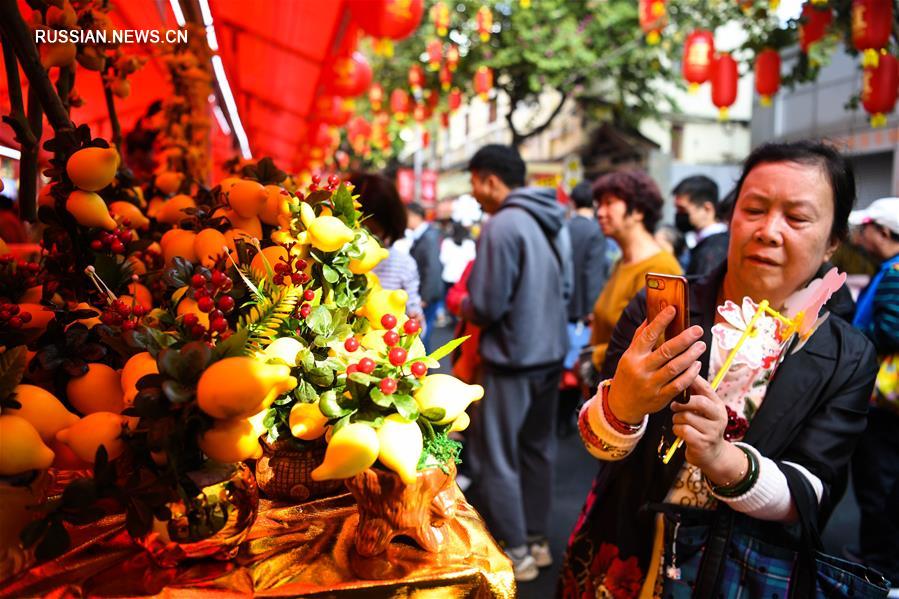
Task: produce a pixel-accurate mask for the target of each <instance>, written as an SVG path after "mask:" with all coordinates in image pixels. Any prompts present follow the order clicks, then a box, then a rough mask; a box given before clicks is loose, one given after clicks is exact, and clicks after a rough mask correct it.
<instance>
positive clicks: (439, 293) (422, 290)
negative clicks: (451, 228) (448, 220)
mask: <svg viewBox="0 0 899 599" xmlns="http://www.w3.org/2000/svg"><path fill="white" fill-rule="evenodd" d="M409 253H410V254H412V257H413V258H415V264H416V265H417V266H418V278H419V280H420V281H421V283H420V285H419V287H418V293H419V295H421V301H423V302H424V303H426V304H433V303H434V302H438V301H440V300H441V299H442V298H443V276H442V275H443V265H442V264H441V263H440V231H438V230H437V229H436V228H434V227H433V226H432V225H428V226H427V228H426V229H425V231H424V233H422V234H421V237H419V238H418V239H416V240H415V243H413V244H412V248H411V249H410V250H409Z"/></svg>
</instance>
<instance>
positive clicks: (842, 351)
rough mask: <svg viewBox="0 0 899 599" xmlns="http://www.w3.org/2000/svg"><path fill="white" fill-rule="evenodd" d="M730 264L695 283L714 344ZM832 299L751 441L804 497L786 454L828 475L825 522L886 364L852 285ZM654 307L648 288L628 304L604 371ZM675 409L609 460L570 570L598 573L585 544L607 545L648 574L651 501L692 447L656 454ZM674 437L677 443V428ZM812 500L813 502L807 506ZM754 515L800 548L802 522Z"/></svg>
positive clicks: (697, 318)
mask: <svg viewBox="0 0 899 599" xmlns="http://www.w3.org/2000/svg"><path fill="white" fill-rule="evenodd" d="M725 269H726V264H724V265H722V266H721V267H720V268H719V269H716V270H715V271H714V272H712V273H711V274H709V275H707V276H705V277H701V278H699V279H698V280H694V281H693V282H692V283H691V285H690V302H691V304H690V308H691V309H690V320H691V323H692V324H699V325H701V326H702V327H703V330H704V333H705V335H704V340H705V342H706V346H707V347H708V348H711V345H712V344H711V328H712V325H713V324H714V315H715V309H716V303H717V301H716V300H717V294H718V290H719V288H720V285H721V281H722V280H723V275H724V272H725ZM821 274H823V269H822V271H820V273H819V276H820V275H821ZM847 299H848V304H847ZM827 307H828V309H830V311H831V314H830V316H829V317H828V318H827V320H826V321H825V322H824V323H823V324H822V325H821V326H820V327H819V328H818V330H817V331H816V332H815V333H814V335H812V337H811V338H810V339H809V340H808V342H807V343H806V344H805V346H803V347H802V348H801V349H800V350H799V351H797V352H796V353H791V354H789V355H787V356H786V357H785V358H784V361H783V362H782V363H781V365H780V366H779V368H778V369H777V371H776V372H775V374H774V376H773V378H772V380H771V382H770V384H769V386H768V392H767V394H766V395H765V401H764V402H763V403H762V405H761V407H760V408H759V411H758V413H757V414H756V415H755V417H754V418H753V420H752V422H751V423H750V426H749V430H748V431H747V433H746V435H745V437H744V439H743V441H744V442H745V443H748V444H750V445H752V446H753V447H755V448H756V449H758V450H759V452H760V453H761V454H762V455H763V456H766V457H768V458H770V459H772V460H774V461H775V462H777V464H778V466H780V468H781V470H783V471H784V473H785V474H787V478H788V481H795V480H796V479H802V480H801V482H800V483H799V484H804V485H805V486H807V487H808V490H809V492H807V493H805V494H804V497H809V496H811V497H814V495H813V494H812V493H811V491H810V489H811V485H810V484H809V483H808V482H807V481H805V480H804V477H801V476H799V477H797V476H795V473H796V471H795V469H793V468H791V467H790V466H785V465H783V462H784V461H790V462H794V463H797V464H800V465H802V466H804V467H805V468H807V469H808V470H809V471H810V472H811V473H812V474H814V475H815V476H817V477H818V478H820V479H821V482H822V483H823V485H824V493H823V495H822V498H821V502H820V507H818V506H815V505H814V504H812V505H811V509H812V510H814V509H816V508H817V516H818V521H819V525H820V527H821V528H823V526H824V524H825V523H826V522H827V519H828V518H829V516H830V514H831V512H832V511H833V508H834V506H835V505H836V504H837V502H838V501H839V500H840V497H841V496H842V493H843V491H844V490H845V484H846V477H847V472H848V466H849V460H850V457H851V455H852V452H853V451H854V449H855V445H856V442H857V440H858V437H859V435H861V434H862V433H863V431H864V430H865V426H866V424H867V412H868V399H869V398H870V396H871V389H872V387H873V384H874V377H875V375H876V372H877V362H876V356H875V352H874V347H873V345H872V344H871V343H870V341H868V340H867V339H866V338H865V337H864V335H862V334H861V333H859V332H858V331H857V330H855V329H854V328H852V326H851V325H850V324H849V323H848V322H847V321H846V320H844V319H843V318H842V317H840V316H839V314H844V315H845V314H847V310H850V312H849V313H851V298H849V297H848V291H846V290H845V288H844V289H843V290H841V291H840V292H838V293H837V294H835V296H834V297H833V298H831V301H830V302H828V306H827ZM645 313H646V309H645V291H641V292H640V294H638V295H637V296H636V297H635V298H634V300H632V301H631V303H630V304H629V305H628V307H627V308H626V309H625V311H624V313H623V314H622V317H621V320H620V321H619V322H618V325H617V327H616V328H615V332H614V333H613V335H612V340H611V343H610V344H609V352H608V354H607V357H606V361H605V364H604V366H603V377H604V378H609V377H611V376H612V375H613V374H614V372H615V368H616V366H617V363H618V360H619V359H620V358H621V355H622V354H623V353H624V351H625V350H626V349H627V347H628V345H629V344H630V341H631V338H632V337H633V334H634V331H635V330H636V329H637V327H638V326H639V325H640V323H641V322H643V320H644V318H645ZM709 351H710V350H707V351H706V353H705V355H704V356H703V357H702V371H701V373H702V375H703V376H707V373H708V359H709ZM671 416H672V412H671V411H670V410H667V409H665V410H662V411H661V412H658V413H657V414H653V415H651V416H650V418H649V423H648V425H647V429H646V432H645V433H644V436H643V438H642V439H641V441H640V443H639V444H638V445H637V447H636V448H635V449H634V451H633V452H632V453H631V454H629V455H628V456H627V457H626V458H624V459H623V460H621V461H618V462H607V463H604V465H603V467H602V469H601V470H600V474H599V475H598V476H597V479H596V481H595V482H594V488H593V491H591V497H592V496H595V497H596V499H595V501H593V503H592V504H591V505H589V509H588V510H587V513H586V515H585V517H584V518H583V521H582V524H581V526H580V527H579V528H578V529H577V530H576V531H575V533H574V534H573V535H572V543H571V545H570V546H569V555H568V556H567V557H566V564H565V571H563V577H568V576H571V575H574V576H575V577H577V576H589V574H585V573H584V572H583V571H582V568H583V565H582V563H579V562H581V560H583V559H584V555H583V553H584V552H585V551H587V552H589V551H590V549H589V548H590V547H593V546H598V545H599V543H611V544H614V545H616V546H617V547H619V549H620V551H621V554H622V555H621V559H624V558H626V557H629V556H635V557H636V558H637V560H638V561H639V563H640V567H641V571H642V572H643V573H644V574H645V572H646V566H647V562H648V560H649V557H650V553H651V549H652V539H653V531H654V522H655V513H654V512H653V511H652V510H651V509H649V508H648V506H649V505H650V504H656V503H658V502H662V501H664V499H665V497H666V496H667V494H668V491H669V490H670V488H671V486H672V484H673V482H674V479H675V477H676V476H677V474H678V472H679V471H680V469H681V466H682V465H683V462H684V452H683V450H681V451H679V452H678V453H677V454H675V457H674V458H673V459H672V460H671V462H670V463H668V464H667V465H666V464H662V462H661V461H660V460H659V458H658V455H657V447H658V445H659V440H660V438H661V435H662V433H663V427H666V428H667V430H668V431H670V430H671ZM668 436H669V441H670V440H671V438H672V435H671V433H670V432H669V433H668ZM788 471H789V472H788ZM791 486H792V483H791ZM795 498H796V494H795V493H794V499H795ZM797 507H800V506H797ZM804 507H805V508H809V506H808V505H807V504H805V506H804ZM746 519H747V520H752V521H753V523H754V524H755V525H756V527H757V529H758V531H759V532H758V534H757V535H756V536H760V537H761V538H763V539H765V540H767V541H769V542H771V543H772V544H776V545H781V546H792V547H794V548H795V549H798V548H799V547H800V545H799V543H798V538H797V527H796V526H795V525H793V526H786V525H784V524H781V523H777V522H762V521H760V520H754V519H751V518H748V517H746Z"/></svg>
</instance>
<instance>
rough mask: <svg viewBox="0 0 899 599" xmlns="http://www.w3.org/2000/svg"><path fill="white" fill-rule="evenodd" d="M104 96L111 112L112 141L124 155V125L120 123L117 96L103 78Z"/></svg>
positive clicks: (107, 107)
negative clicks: (116, 107) (116, 103)
mask: <svg viewBox="0 0 899 599" xmlns="http://www.w3.org/2000/svg"><path fill="white" fill-rule="evenodd" d="M103 96H104V97H105V98H106V110H107V111H108V112H109V124H110V125H111V126H112V143H113V144H115V147H116V150H118V152H119V155H120V156H121V155H122V126H121V125H120V124H119V115H118V114H117V113H116V109H115V98H114V97H113V95H112V88H111V87H110V85H109V82H108V81H107V80H106V79H105V78H104V79H103Z"/></svg>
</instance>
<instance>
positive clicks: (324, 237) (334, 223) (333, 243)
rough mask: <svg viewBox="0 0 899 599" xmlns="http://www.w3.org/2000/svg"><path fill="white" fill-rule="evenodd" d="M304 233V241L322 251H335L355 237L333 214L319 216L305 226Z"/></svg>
mask: <svg viewBox="0 0 899 599" xmlns="http://www.w3.org/2000/svg"><path fill="white" fill-rule="evenodd" d="M306 234H307V236H306V241H307V242H308V243H309V244H310V245H311V246H312V247H314V248H316V249H318V250H321V251H323V252H336V251H337V250H339V249H340V248H342V247H343V246H344V245H346V244H347V243H349V242H351V241H352V240H353V237H355V235H354V233H353V230H352V229H350V228H349V227H348V226H346V224H345V223H344V222H343V221H342V220H340V219H339V218H337V217H334V216H319V217H318V218H316V219H315V220H314V221H312V223H311V224H310V225H309V226H308V227H307V229H306Z"/></svg>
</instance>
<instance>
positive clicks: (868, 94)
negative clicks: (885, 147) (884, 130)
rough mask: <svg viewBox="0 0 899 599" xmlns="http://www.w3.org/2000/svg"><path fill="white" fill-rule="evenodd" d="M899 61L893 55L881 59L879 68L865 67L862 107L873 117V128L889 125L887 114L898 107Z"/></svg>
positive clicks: (886, 55) (885, 55) (878, 64)
mask: <svg viewBox="0 0 899 599" xmlns="http://www.w3.org/2000/svg"><path fill="white" fill-rule="evenodd" d="M897 86H899V60H896V57H895V56H893V55H892V54H884V55H883V56H881V57H880V60H879V61H878V63H877V66H876V67H875V66H868V67H865V70H864V72H863V74H862V106H864V107H865V110H866V111H867V112H868V114H870V115H871V126H872V127H883V126H884V125H886V124H887V114H889V113H891V112H893V109H894V108H895V107H896V94H897Z"/></svg>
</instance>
